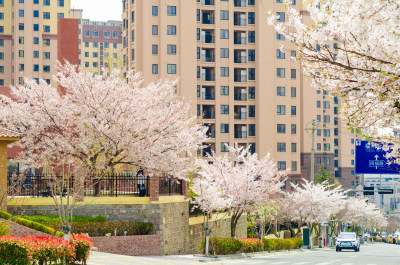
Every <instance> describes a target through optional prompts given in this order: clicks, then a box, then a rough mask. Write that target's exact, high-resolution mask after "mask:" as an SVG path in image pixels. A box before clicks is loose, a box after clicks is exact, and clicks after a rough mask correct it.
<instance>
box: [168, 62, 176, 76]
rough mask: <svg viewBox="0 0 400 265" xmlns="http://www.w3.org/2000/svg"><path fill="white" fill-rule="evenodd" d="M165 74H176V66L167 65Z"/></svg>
mask: <svg viewBox="0 0 400 265" xmlns="http://www.w3.org/2000/svg"><path fill="white" fill-rule="evenodd" d="M167 73H168V74H176V64H167Z"/></svg>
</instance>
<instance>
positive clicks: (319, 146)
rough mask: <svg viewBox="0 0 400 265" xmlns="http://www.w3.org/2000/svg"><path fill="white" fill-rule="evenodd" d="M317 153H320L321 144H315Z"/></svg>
mask: <svg viewBox="0 0 400 265" xmlns="http://www.w3.org/2000/svg"><path fill="white" fill-rule="evenodd" d="M317 151H321V144H320V143H317Z"/></svg>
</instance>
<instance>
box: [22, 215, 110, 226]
mask: <svg viewBox="0 0 400 265" xmlns="http://www.w3.org/2000/svg"><path fill="white" fill-rule="evenodd" d="M22 218H24V219H27V220H30V221H33V222H37V223H41V224H44V225H47V226H49V225H48V224H49V223H57V222H60V217H59V216H58V215H24V216H22ZM105 221H106V217H104V216H95V217H86V216H73V217H72V222H105Z"/></svg>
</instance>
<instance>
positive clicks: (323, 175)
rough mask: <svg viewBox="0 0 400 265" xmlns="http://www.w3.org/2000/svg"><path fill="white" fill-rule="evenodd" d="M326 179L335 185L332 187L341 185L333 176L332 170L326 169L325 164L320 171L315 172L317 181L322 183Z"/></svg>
mask: <svg viewBox="0 0 400 265" xmlns="http://www.w3.org/2000/svg"><path fill="white" fill-rule="evenodd" d="M325 181H326V182H327V183H328V184H331V185H333V187H332V188H337V187H338V186H339V184H338V183H336V182H335V178H334V177H332V172H329V171H326V170H325V168H324V166H321V167H320V168H319V171H318V173H316V174H315V183H322V182H325Z"/></svg>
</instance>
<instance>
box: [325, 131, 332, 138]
mask: <svg viewBox="0 0 400 265" xmlns="http://www.w3.org/2000/svg"><path fill="white" fill-rule="evenodd" d="M330 136H331V130H330V129H324V137H330Z"/></svg>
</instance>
